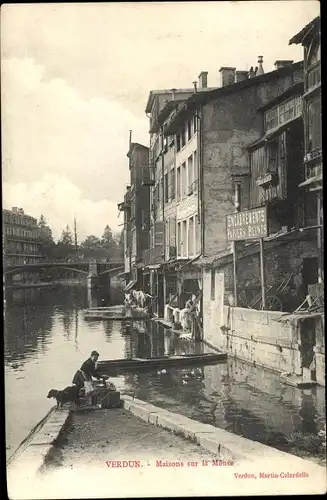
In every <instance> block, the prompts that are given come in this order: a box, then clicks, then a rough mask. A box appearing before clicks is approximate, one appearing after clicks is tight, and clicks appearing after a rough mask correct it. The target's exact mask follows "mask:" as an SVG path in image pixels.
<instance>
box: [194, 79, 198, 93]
mask: <svg viewBox="0 0 327 500" xmlns="http://www.w3.org/2000/svg"><path fill="white" fill-rule="evenodd" d="M197 84H198V82H196V81H195V82H193V85H194V94H196V93H197V91H198V88H197Z"/></svg>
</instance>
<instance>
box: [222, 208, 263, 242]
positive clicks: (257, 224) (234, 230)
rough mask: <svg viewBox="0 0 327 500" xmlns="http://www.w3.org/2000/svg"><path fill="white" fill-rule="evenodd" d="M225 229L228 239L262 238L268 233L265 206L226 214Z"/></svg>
mask: <svg viewBox="0 0 327 500" xmlns="http://www.w3.org/2000/svg"><path fill="white" fill-rule="evenodd" d="M226 229H227V239H228V241H235V240H251V239H258V238H264V237H265V236H267V235H268V224H267V209H266V207H262V208H255V209H254V210H247V211H244V212H238V213H235V214H230V215H227V216H226Z"/></svg>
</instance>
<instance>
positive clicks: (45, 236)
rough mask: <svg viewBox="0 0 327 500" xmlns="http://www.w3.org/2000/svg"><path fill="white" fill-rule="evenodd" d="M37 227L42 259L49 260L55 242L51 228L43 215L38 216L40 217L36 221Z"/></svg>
mask: <svg viewBox="0 0 327 500" xmlns="http://www.w3.org/2000/svg"><path fill="white" fill-rule="evenodd" d="M37 225H38V228H39V230H40V240H41V252H42V255H43V258H44V259H47V260H49V259H50V260H51V258H52V256H53V251H54V247H55V243H54V241H53V237H52V231H51V228H50V227H49V226H48V224H47V220H46V218H45V217H44V215H41V216H40V219H39V221H38V223H37Z"/></svg>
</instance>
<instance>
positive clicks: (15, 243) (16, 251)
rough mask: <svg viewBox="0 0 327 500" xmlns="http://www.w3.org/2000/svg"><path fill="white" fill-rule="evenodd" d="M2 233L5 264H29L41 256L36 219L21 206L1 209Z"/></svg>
mask: <svg viewBox="0 0 327 500" xmlns="http://www.w3.org/2000/svg"><path fill="white" fill-rule="evenodd" d="M2 234H3V255H4V260H5V264H27V263H29V264H31V263H36V262H38V261H39V260H40V259H41V258H42V252H41V241H40V229H39V228H38V225H37V220H36V219H35V218H34V217H31V216H30V215H26V214H25V213H24V210H23V209H22V208H17V207H13V208H12V209H11V210H2Z"/></svg>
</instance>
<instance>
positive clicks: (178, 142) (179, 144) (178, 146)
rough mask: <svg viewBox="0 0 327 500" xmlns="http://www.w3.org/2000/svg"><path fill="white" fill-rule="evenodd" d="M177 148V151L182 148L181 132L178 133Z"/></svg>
mask: <svg viewBox="0 0 327 500" xmlns="http://www.w3.org/2000/svg"><path fill="white" fill-rule="evenodd" d="M176 149H177V151H180V150H181V136H180V134H177V135H176Z"/></svg>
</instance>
